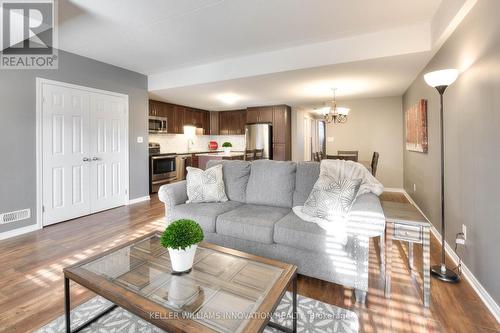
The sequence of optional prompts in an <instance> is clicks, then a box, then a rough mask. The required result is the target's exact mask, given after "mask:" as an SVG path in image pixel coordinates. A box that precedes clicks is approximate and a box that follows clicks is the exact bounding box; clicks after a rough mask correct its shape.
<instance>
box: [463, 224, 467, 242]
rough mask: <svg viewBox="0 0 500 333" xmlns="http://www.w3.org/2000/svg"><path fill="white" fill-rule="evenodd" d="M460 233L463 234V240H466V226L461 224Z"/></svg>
mask: <svg viewBox="0 0 500 333" xmlns="http://www.w3.org/2000/svg"><path fill="white" fill-rule="evenodd" d="M462 233H463V234H464V240H466V239H467V226H466V225H465V224H462Z"/></svg>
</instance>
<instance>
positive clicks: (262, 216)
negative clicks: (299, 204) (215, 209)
mask: <svg viewBox="0 0 500 333" xmlns="http://www.w3.org/2000/svg"><path fill="white" fill-rule="evenodd" d="M288 212H290V209H288V208H280V207H269V206H259V205H242V206H240V207H238V208H236V209H234V210H232V211H230V212H227V213H225V214H222V215H220V216H219V217H218V218H217V223H216V232H217V233H218V234H221V235H225V236H231V237H235V238H239V239H244V240H249V241H254V242H260V243H266V244H272V243H273V233H274V223H275V222H276V221H278V220H279V219H281V218H282V217H283V216H285V215H286V214H288Z"/></svg>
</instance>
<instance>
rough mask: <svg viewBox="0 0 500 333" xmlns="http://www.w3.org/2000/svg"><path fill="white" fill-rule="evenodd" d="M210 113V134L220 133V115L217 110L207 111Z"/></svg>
mask: <svg viewBox="0 0 500 333" xmlns="http://www.w3.org/2000/svg"><path fill="white" fill-rule="evenodd" d="M209 114H210V135H219V134H220V128H219V117H220V115H219V114H220V112H219V111H211V112H209Z"/></svg>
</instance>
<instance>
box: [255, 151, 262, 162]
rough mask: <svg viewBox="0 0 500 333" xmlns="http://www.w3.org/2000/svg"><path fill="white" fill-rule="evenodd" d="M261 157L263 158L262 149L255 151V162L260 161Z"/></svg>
mask: <svg viewBox="0 0 500 333" xmlns="http://www.w3.org/2000/svg"><path fill="white" fill-rule="evenodd" d="M263 156H264V149H255V155H254V159H255V160H261V159H262V157H263Z"/></svg>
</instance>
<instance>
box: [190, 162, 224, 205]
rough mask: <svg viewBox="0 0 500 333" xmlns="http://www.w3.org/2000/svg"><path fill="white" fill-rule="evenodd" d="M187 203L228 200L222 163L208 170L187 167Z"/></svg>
mask: <svg viewBox="0 0 500 333" xmlns="http://www.w3.org/2000/svg"><path fill="white" fill-rule="evenodd" d="M186 170H187V175H186V182H187V185H186V189H187V196H188V200H187V201H186V203H201V202H226V201H228V199H227V196H226V191H225V188H224V179H223V177H222V165H216V166H213V167H211V168H209V169H207V170H201V169H198V168H192V167H187V168H186Z"/></svg>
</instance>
